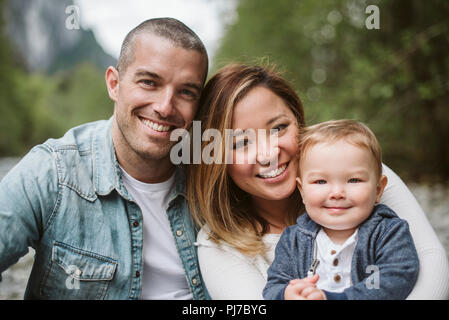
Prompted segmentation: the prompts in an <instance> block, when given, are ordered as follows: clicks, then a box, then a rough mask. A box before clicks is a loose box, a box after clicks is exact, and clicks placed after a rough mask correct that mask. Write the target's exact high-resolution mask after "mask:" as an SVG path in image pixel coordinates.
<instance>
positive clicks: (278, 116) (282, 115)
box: [267, 113, 288, 125]
mask: <svg viewBox="0 0 449 320" xmlns="http://www.w3.org/2000/svg"><path fill="white" fill-rule="evenodd" d="M283 117H285V118H288V117H287V115H286V114H285V113H282V114H280V115H277V116H276V117H273V118H271V119H270V120H268V121H267V125H270V124H272V123H273V122H275V121H276V120H278V119H280V118H283Z"/></svg>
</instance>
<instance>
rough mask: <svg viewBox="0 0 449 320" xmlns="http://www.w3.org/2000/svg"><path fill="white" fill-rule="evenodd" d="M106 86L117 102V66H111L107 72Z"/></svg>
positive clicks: (110, 95) (111, 96)
mask: <svg viewBox="0 0 449 320" xmlns="http://www.w3.org/2000/svg"><path fill="white" fill-rule="evenodd" d="M105 80H106V87H107V88H108V94H109V97H110V98H111V99H112V100H113V101H115V102H117V98H118V89H119V74H118V71H117V69H116V68H114V67H109V68H108V69H107V70H106V74H105Z"/></svg>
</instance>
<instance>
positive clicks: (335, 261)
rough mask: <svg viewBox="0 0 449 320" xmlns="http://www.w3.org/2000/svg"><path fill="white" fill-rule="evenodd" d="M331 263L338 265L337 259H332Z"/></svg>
mask: <svg viewBox="0 0 449 320" xmlns="http://www.w3.org/2000/svg"><path fill="white" fill-rule="evenodd" d="M333 265H334V267H336V266H338V259H334V262H333Z"/></svg>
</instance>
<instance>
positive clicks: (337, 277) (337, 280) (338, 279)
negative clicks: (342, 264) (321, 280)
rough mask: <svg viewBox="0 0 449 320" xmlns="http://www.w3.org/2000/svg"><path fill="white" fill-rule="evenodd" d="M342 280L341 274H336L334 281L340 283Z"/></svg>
mask: <svg viewBox="0 0 449 320" xmlns="http://www.w3.org/2000/svg"><path fill="white" fill-rule="evenodd" d="M340 280H341V277H340V275H339V274H336V275H335V276H334V281H335V282H337V283H339V282H340Z"/></svg>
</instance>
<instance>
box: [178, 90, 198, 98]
mask: <svg viewBox="0 0 449 320" xmlns="http://www.w3.org/2000/svg"><path fill="white" fill-rule="evenodd" d="M181 94H183V95H185V96H188V97H189V98H196V94H195V93H194V92H192V91H190V90H187V89H183V90H181Z"/></svg>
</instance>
